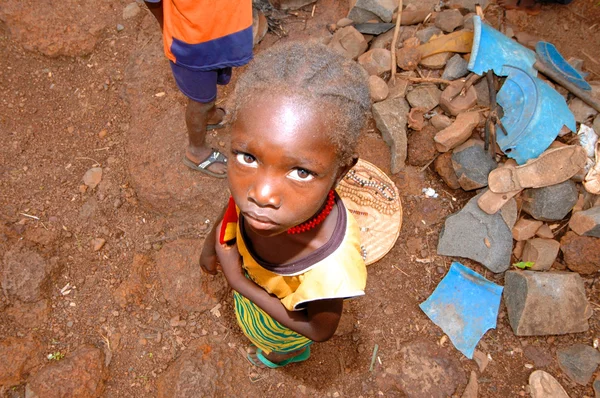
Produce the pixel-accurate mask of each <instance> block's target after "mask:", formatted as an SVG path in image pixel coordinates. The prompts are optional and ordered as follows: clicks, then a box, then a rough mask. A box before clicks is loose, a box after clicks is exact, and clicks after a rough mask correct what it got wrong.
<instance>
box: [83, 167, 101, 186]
mask: <svg viewBox="0 0 600 398" xmlns="http://www.w3.org/2000/svg"><path fill="white" fill-rule="evenodd" d="M100 181H102V168H101V167H92V168H91V169H89V170H88V171H86V172H85V174H84V175H83V183H84V184H85V185H87V187H88V188H90V189H94V188H96V186H98V184H100Z"/></svg>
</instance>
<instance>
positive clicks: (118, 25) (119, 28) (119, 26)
mask: <svg viewBox="0 0 600 398" xmlns="http://www.w3.org/2000/svg"><path fill="white" fill-rule="evenodd" d="M124 29H125V26H123V25H121V24H120V23H118V24H117V32H121V31H122V30H124Z"/></svg>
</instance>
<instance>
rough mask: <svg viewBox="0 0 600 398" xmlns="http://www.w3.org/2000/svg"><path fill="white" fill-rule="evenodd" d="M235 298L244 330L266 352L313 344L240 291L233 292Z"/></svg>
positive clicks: (281, 351) (283, 350)
mask: <svg viewBox="0 0 600 398" xmlns="http://www.w3.org/2000/svg"><path fill="white" fill-rule="evenodd" d="M233 299H234V303H235V316H236V318H237V321H238V324H239V325H240V327H241V328H242V332H244V334H245V335H246V337H248V339H250V341H251V342H252V344H254V345H255V346H257V347H258V348H260V349H261V350H262V351H263V352H264V353H265V354H269V353H271V352H272V351H273V352H278V353H286V352H292V351H296V350H300V349H302V348H305V347H308V346H309V345H311V344H312V340H309V339H307V338H306V337H305V336H302V335H301V334H298V333H296V332H294V331H293V330H291V329H288V328H286V327H285V326H283V325H282V324H280V323H279V322H277V321H276V320H275V319H273V318H271V316H270V315H269V314H267V313H266V312H264V311H263V310H262V309H261V308H260V307H259V306H257V305H256V304H254V303H253V302H252V301H250V300H248V299H247V298H245V297H244V296H242V295H241V294H239V293H238V292H236V291H234V292H233Z"/></svg>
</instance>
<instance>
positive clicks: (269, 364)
mask: <svg viewBox="0 0 600 398" xmlns="http://www.w3.org/2000/svg"><path fill="white" fill-rule="evenodd" d="M256 357H257V358H258V359H259V361H260V362H261V363H262V364H263V365H265V366H266V367H268V368H271V369H277V368H280V367H282V366H285V365H289V364H290V363H295V362H302V361H306V360H307V359H308V358H309V357H310V346H309V347H306V349H305V350H304V351H302V352H301V353H300V354H298V355H296V356H295V357H291V358H288V359H286V360H283V361H281V362H279V363H275V362H271V361H269V360H268V359H267V358H266V357H265V355H264V354H263V351H262V350H261V349H260V348H258V347H256ZM247 358H248V361H250V363H251V364H252V365H254V366H256V367H260V364H257V363H256V362H254V360H253V359H252V357H251V356H250V354H248V355H247Z"/></svg>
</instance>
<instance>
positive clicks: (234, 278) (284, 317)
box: [216, 244, 344, 342]
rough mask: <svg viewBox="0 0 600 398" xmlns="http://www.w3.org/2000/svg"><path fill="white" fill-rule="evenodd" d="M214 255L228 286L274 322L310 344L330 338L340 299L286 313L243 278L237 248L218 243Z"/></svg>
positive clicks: (340, 311)
mask: <svg viewBox="0 0 600 398" xmlns="http://www.w3.org/2000/svg"><path fill="white" fill-rule="evenodd" d="M216 252H217V255H218V257H219V260H220V262H221V267H222V268H223V273H224V274H225V278H226V279H227V282H228V283H229V285H230V286H231V287H232V288H233V289H234V290H235V291H237V292H238V293H240V294H241V295H242V296H244V297H246V298H247V299H248V300H250V301H252V302H253V303H254V304H256V305H258V306H259V307H260V308H261V309H262V310H263V311H265V312H266V313H267V314H269V315H270V316H271V317H272V318H273V319H275V320H276V321H277V322H279V323H281V324H282V325H283V326H285V327H287V328H289V329H291V330H293V331H295V332H297V333H300V334H301V335H303V336H306V337H307V338H309V339H311V340H313V341H317V342H323V341H327V340H329V339H330V338H331V337H332V336H333V334H334V333H335V330H336V329H337V326H338V323H339V321H340V317H341V316H342V309H343V306H344V302H343V300H342V299H328V300H318V301H313V302H310V303H308V305H307V307H306V310H304V311H288V310H287V309H286V308H285V307H284V306H283V304H281V301H279V299H278V298H277V297H274V296H271V295H270V294H269V293H267V292H266V291H265V290H264V289H263V288H261V287H260V286H258V285H257V284H256V283H254V282H252V281H251V280H250V279H248V278H246V276H245V275H244V272H243V269H242V261H241V257H240V254H239V252H238V250H237V245H233V246H228V247H224V246H223V245H221V244H218V245H217V246H216Z"/></svg>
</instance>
